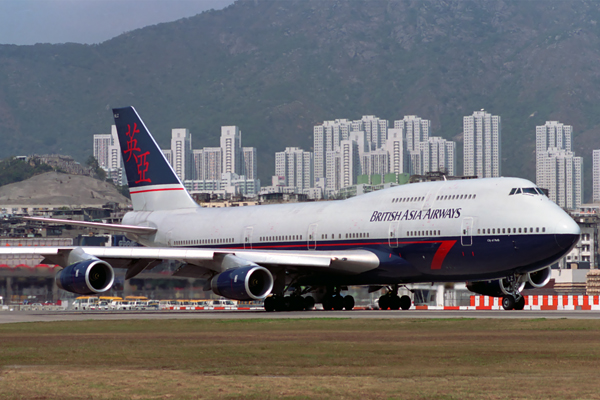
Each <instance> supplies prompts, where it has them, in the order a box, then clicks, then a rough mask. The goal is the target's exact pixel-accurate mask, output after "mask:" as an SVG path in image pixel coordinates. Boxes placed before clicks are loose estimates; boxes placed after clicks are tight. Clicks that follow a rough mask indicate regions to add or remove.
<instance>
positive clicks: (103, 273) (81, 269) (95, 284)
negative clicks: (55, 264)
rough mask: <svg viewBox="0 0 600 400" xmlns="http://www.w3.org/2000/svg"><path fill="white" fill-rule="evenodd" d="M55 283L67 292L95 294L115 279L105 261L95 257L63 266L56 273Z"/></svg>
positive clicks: (110, 284) (110, 285)
mask: <svg viewBox="0 0 600 400" xmlns="http://www.w3.org/2000/svg"><path fill="white" fill-rule="evenodd" d="M55 280H56V285H57V286H58V287H59V288H61V289H63V290H66V291H67V292H71V293H77V294H96V293H102V292H106V291H107V290H108V289H110V288H111V287H112V285H113V282H114V281H115V273H114V271H113V269H112V267H111V266H110V264H108V263H107V262H105V261H102V260H100V259H98V258H96V257H92V258H90V259H88V260H84V261H80V262H77V263H75V264H71V265H69V266H68V267H66V268H63V269H62V270H60V271H59V272H58V273H57V274H56V278H55Z"/></svg>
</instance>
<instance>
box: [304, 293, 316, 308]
mask: <svg viewBox="0 0 600 400" xmlns="http://www.w3.org/2000/svg"><path fill="white" fill-rule="evenodd" d="M304 309H305V310H306V311H310V310H314V309H315V299H314V298H313V297H312V296H306V297H305V298H304Z"/></svg>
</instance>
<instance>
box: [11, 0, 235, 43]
mask: <svg viewBox="0 0 600 400" xmlns="http://www.w3.org/2000/svg"><path fill="white" fill-rule="evenodd" d="M233 2H234V0H0V44H19V45H22V44H35V43H66V42H74V43H88V44H91V43H100V42H103V41H105V40H108V39H111V38H113V37H115V36H118V35H120V34H121V33H124V32H127V31H131V30H134V29H137V28H142V27H144V26H148V25H154V24H158V23H161V22H169V21H175V20H177V19H180V18H185V17H191V16H194V15H196V14H200V13H201V12H202V11H205V10H210V9H211V8H212V9H222V8H225V7H226V6H228V5H230V4H232V3H233Z"/></svg>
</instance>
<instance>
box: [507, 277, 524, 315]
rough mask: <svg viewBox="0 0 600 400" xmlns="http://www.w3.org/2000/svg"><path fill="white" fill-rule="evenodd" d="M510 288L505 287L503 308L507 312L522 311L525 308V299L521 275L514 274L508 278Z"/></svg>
mask: <svg viewBox="0 0 600 400" xmlns="http://www.w3.org/2000/svg"><path fill="white" fill-rule="evenodd" d="M506 280H507V281H508V283H509V284H508V287H504V290H503V291H504V292H506V293H505V295H504V296H503V297H502V308H504V309H505V310H522V309H523V308H525V297H523V295H522V294H521V290H520V288H521V287H522V284H521V275H519V274H513V275H509V276H507V277H506Z"/></svg>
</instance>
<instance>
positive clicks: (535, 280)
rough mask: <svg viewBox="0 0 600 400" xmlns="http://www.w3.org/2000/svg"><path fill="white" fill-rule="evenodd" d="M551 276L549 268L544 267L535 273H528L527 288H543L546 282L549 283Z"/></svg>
mask: <svg viewBox="0 0 600 400" xmlns="http://www.w3.org/2000/svg"><path fill="white" fill-rule="evenodd" d="M551 276H552V269H551V268H550V267H546V268H544V269H540V270H539V271H535V272H529V273H528V274H527V286H528V287H529V286H532V287H534V288H541V287H544V286H546V284H548V282H550V278H551Z"/></svg>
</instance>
